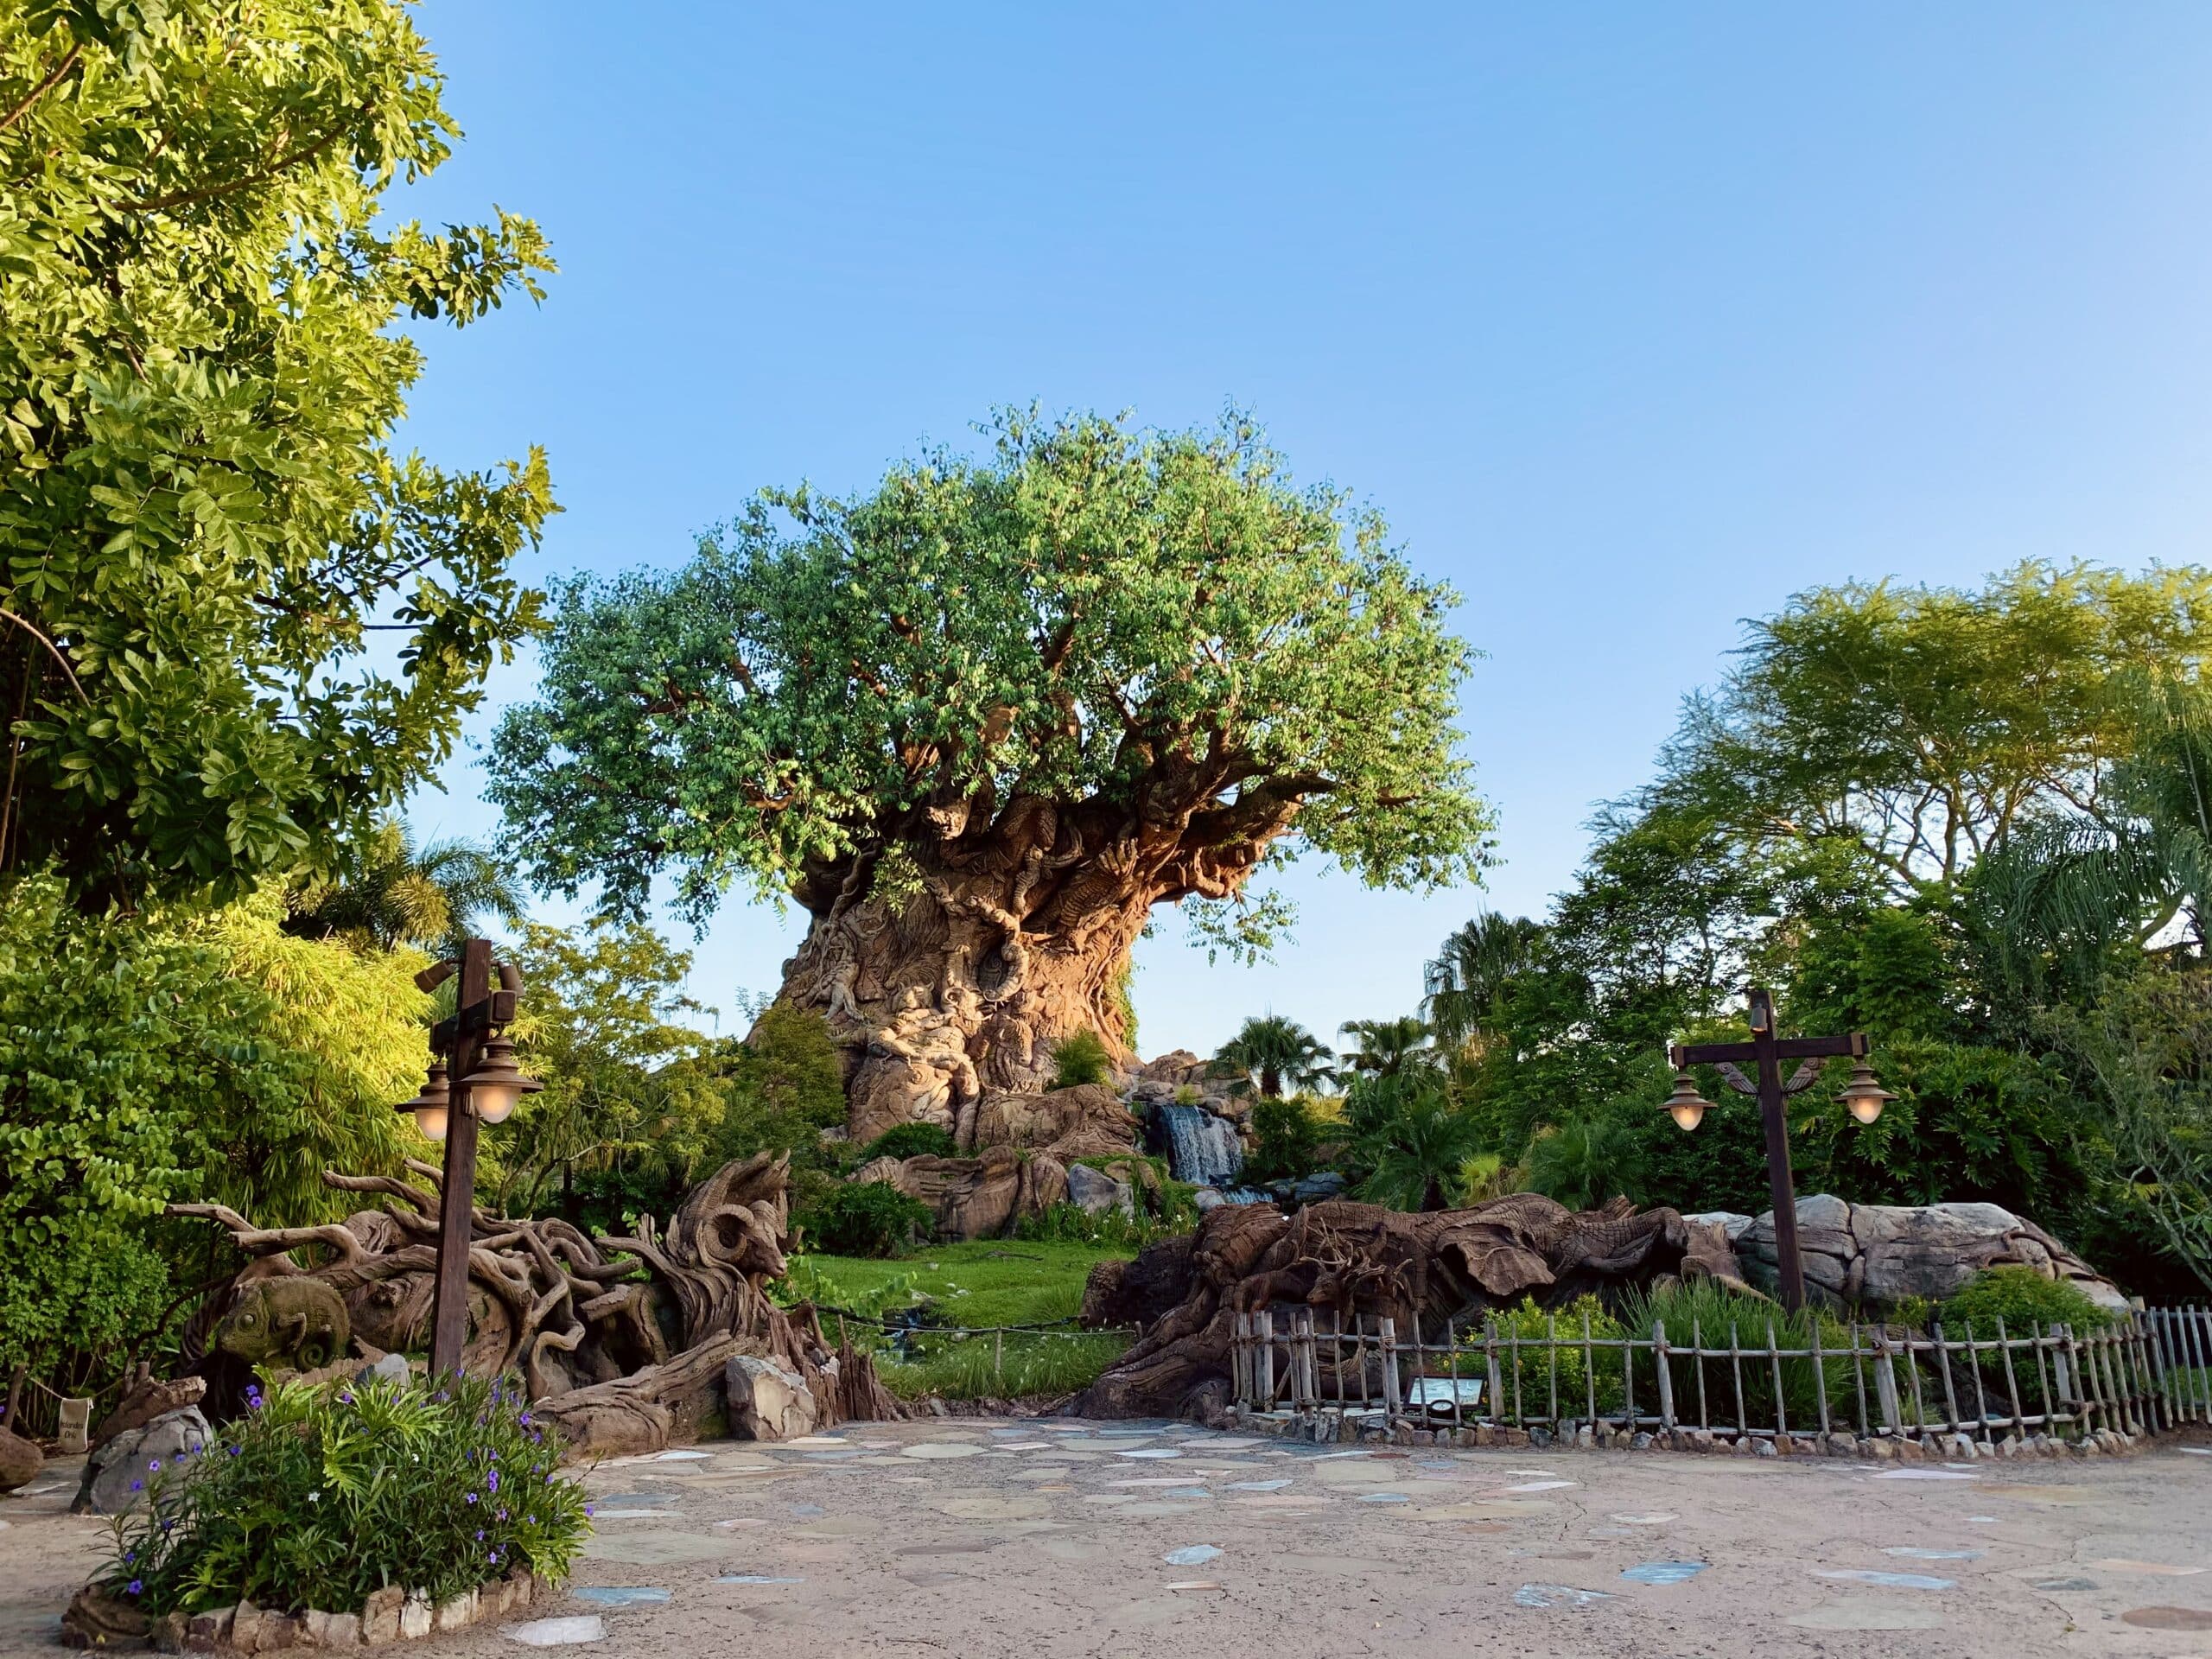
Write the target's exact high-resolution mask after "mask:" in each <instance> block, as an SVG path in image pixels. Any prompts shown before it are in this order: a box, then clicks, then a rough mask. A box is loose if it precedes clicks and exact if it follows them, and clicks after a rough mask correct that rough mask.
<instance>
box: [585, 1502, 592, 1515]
mask: <svg viewBox="0 0 2212 1659" xmlns="http://www.w3.org/2000/svg"><path fill="white" fill-rule="evenodd" d="M584 1513H585V1514H586V1515H589V1514H590V1513H591V1505H590V1504H588V1503H587V1504H585V1505H584Z"/></svg>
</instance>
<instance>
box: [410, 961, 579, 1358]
mask: <svg viewBox="0 0 2212 1659" xmlns="http://www.w3.org/2000/svg"><path fill="white" fill-rule="evenodd" d="M456 972H457V973H459V974H460V976H461V985H460V987H459V990H460V995H458V996H457V997H456V998H455V999H454V1014H453V1017H452V1018H451V1019H450V1020H440V1021H439V1022H438V1023H437V1024H436V1025H435V1026H434V1027H431V1030H430V1052H431V1054H432V1055H433V1056H434V1057H435V1058H433V1059H432V1060H431V1062H430V1069H429V1076H428V1077H426V1078H425V1079H424V1081H423V1088H422V1091H421V1092H420V1093H419V1094H417V1095H416V1096H415V1098H414V1099H412V1100H407V1101H402V1102H401V1103H400V1104H399V1110H401V1111H403V1112H412V1113H414V1114H415V1127H416V1128H418V1129H420V1130H421V1131H422V1132H423V1134H424V1135H427V1136H429V1138H430V1139H431V1140H433V1141H444V1142H445V1144H446V1159H445V1181H444V1190H443V1194H442V1198H441V1200H440V1203H439V1207H438V1279H437V1300H436V1301H435V1303H434V1304H433V1308H434V1311H433V1313H432V1314H431V1319H430V1374H431V1375H432V1376H446V1375H448V1374H449V1373H450V1374H452V1375H454V1376H458V1375H459V1374H460V1371H461V1353H462V1351H463V1350H465V1349H466V1348H467V1345H468V1253H469V1249H470V1246H471V1243H472V1229H473V1225H474V1219H475V1214H476V1126H477V1125H478V1124H479V1123H500V1122H505V1121H506V1119H507V1117H508V1116H509V1115H510V1114H511V1113H512V1112H513V1110H514V1109H515V1106H516V1104H517V1103H518V1102H519V1101H520V1100H521V1099H522V1097H523V1096H524V1095H531V1094H536V1093H537V1091H538V1090H540V1089H542V1088H543V1087H544V1086H545V1085H544V1084H541V1083H539V1082H538V1081H537V1078H535V1077H524V1075H523V1071H522V1068H521V1067H520V1066H518V1065H516V1064H515V1046H514V1042H513V1039H511V1038H509V1037H508V1036H507V1034H506V1027H508V1026H509V1025H510V1024H512V1022H513V1020H514V1017H515V1004H516V1001H518V998H519V997H520V995H521V993H522V976H521V975H520V974H518V973H517V972H516V971H515V969H514V965H513V964H512V963H505V962H502V963H493V960H492V942H491V941H490V940H489V939H470V940H467V942H466V943H465V944H462V946H461V957H460V958H459V960H457V961H452V962H441V963H434V964H432V965H431V966H430V967H428V968H425V969H423V971H422V972H421V973H419V974H417V975H416V976H415V983H416V985H417V986H418V987H420V988H422V989H423V990H424V991H426V992H427V991H435V990H436V989H437V988H438V987H439V986H441V985H442V984H444V983H445V982H446V981H447V980H448V979H450V978H451V977H453V976H454V974H455V973H456ZM494 976H496V977H497V978H498V980H499V988H498V989H497V990H494V989H493V988H492V981H493V978H494Z"/></svg>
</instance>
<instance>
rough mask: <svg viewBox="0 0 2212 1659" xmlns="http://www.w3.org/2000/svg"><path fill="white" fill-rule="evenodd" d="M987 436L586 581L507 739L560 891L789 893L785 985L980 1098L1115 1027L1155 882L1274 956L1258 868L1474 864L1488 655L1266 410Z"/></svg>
mask: <svg viewBox="0 0 2212 1659" xmlns="http://www.w3.org/2000/svg"><path fill="white" fill-rule="evenodd" d="M991 435H992V437H993V440H994V448H993V450H992V452H991V453H990V454H988V455H987V456H985V457H984V458H982V459H981V460H976V459H970V458H968V457H964V456H961V455H957V454H950V453H945V452H931V453H929V454H925V455H924V456H922V457H921V458H920V459H918V460H916V461H911V462H908V463H905V464H902V465H900V466H899V467H894V468H893V470H892V472H891V473H890V474H889V475H888V476H887V477H886V478H885V479H884V480H883V481H882V482H881V484H880V485H879V486H876V487H875V488H874V489H873V490H870V491H868V492H865V493H861V494H859V495H855V496H852V497H849V498H842V499H836V498H830V497H826V496H823V495H819V494H817V493H814V492H812V491H810V490H807V489H804V488H802V489H797V490H779V491H770V492H767V493H764V494H763V495H762V496H761V497H760V498H759V499H758V500H756V501H755V502H754V503H753V505H751V506H750V507H749V508H748V509H747V511H746V512H744V514H743V515H742V516H741V518H738V519H737V520H736V521H735V522H734V523H733V524H730V525H728V527H727V528H725V529H724V530H722V531H719V532H717V533H716V534H715V536H713V537H709V540H708V541H707V543H705V545H704V546H703V547H702V550H701V551H700V554H699V556H698V557H697V558H696V560H695V562H694V563H692V564H690V566H689V567H688V568H686V569H683V570H681V571H679V572H677V573H676V574H674V575H635V576H630V577H626V578H624V579H621V580H620V581H617V582H598V583H594V582H580V583H578V584H576V585H575V586H574V587H572V588H570V589H569V591H568V592H567V593H566V594H565V595H564V596H563V601H562V603H561V606H560V608H559V615H558V618H557V621H556V628H555V631H554V634H553V637H552V639H551V641H550V645H548V647H547V650H546V654H545V658H544V676H543V694H542V696H541V697H540V699H539V701H537V702H535V703H532V704H531V705H528V706H525V707H522V708H518V709H514V710H512V711H511V712H510V713H509V715H507V717H506V718H505V721H503V722H502V724H501V726H500V728H499V734H498V738H497V741H496V742H495V745H494V749H493V762H492V771H493V782H492V785H491V788H492V793H493V797H494V798H496V799H497V800H498V801H499V803H500V804H502V805H503V806H505V809H506V810H507V811H508V814H509V816H510V818H511V821H512V823H513V824H514V825H515V828H516V831H517V833H518V836H519V838H520V841H521V842H522V844H523V845H524V847H525V848H526V849H527V850H528V855H529V857H530V859H531V868H532V869H533V871H534V873H535V874H536V876H537V879H538V880H540V881H542V882H543V883H544V884H546V885H547V886H549V887H552V888H554V889H556V890H558V891H561V892H564V893H573V892H576V891H578V890H580V889H581V888H582V887H585V886H586V885H588V884H596V885H598V886H600V887H601V888H602V889H603V892H604V893H605V896H606V899H607V902H608V903H609V904H611V905H612V906H614V907H615V908H617V909H618V910H626V911H635V910H636V909H638V908H639V906H643V905H644V904H645V901H646V898H647V894H648V892H649V889H650V887H651V884H652V881H653V880H654V879H655V878H656V876H658V875H661V874H667V875H669V876H671V877H672V878H673V880H674V890H675V894H676V902H677V906H678V907H679V908H680V909H681V910H683V912H687V913H690V914H692V915H695V916H696V915H703V914H705V913H706V912H708V911H709V910H710V909H711V908H712V907H713V906H715V903H716V902H717V900H718V899H719V897H720V895H721V893H722V892H723V890H724V889H725V888H726V887H728V885H729V884H730V883H731V882H733V881H738V880H743V881H746V882H748V883H750V884H752V885H753V886H754V887H757V888H760V889H762V890H766V891H770V892H773V893H790V894H791V895H792V896H794V897H796V898H797V899H798V901H799V902H800V903H801V904H802V905H803V906H805V908H806V910H807V912H808V913H809V915H810V918H811V927H810V931H809V934H808V937H807V939H806V942H805V943H804V945H803V946H802V947H801V948H800V950H798V954H797V955H796V956H795V957H793V959H792V961H791V967H790V969H789V971H788V974H787V976H786V978H785V983H784V986H783V991H782V995H783V996H784V997H785V999H786V1000H788V1001H791V1002H792V1003H793V1004H794V1005H796V1006H798V1007H805V1008H809V1009H812V1010H815V1011H817V1012H819V1013H821V1014H823V1015H825V1016H826V1017H827V1018H828V1019H829V1020H830V1021H831V1022H832V1024H833V1026H834V1027H836V1029H837V1031H838V1034H839V1037H840V1040H842V1041H850V1042H855V1043H856V1042H858V1041H859V1040H861V1038H862V1037H864V1036H867V1035H868V1034H869V1033H880V1032H882V1031H884V1030H885V1029H886V1028H887V1027H890V1026H891V1025H892V1023H893V1018H894V1016H897V1015H902V1014H903V1015H905V1016H906V1017H907V1019H908V1020H909V1022H910V1023H918V1022H919V1021H920V1020H922V1018H923V1017H924V1016H925V1015H927V1016H928V1017H929V1018H930V1019H932V1020H936V1021H938V1022H939V1024H938V1029H939V1030H940V1031H943V1030H946V1029H949V1030H951V1031H956V1032H957V1033H958V1034H959V1036H960V1038H961V1039H962V1040H963V1042H964V1043H965V1045H966V1046H967V1049H968V1052H969V1058H970V1060H971V1061H972V1063H973V1064H974V1065H975V1066H976V1070H977V1071H979V1073H980V1077H979V1080H978V1081H979V1083H980V1084H981V1086H982V1087H986V1088H988V1087H1033V1086H1035V1085H1036V1084H1038V1083H1039V1082H1040V1081H1042V1080H1043V1078H1045V1077H1047V1076H1049V1073H1050V1064H1051V1062H1050V1050H1051V1046H1052V1043H1054V1042H1055V1041H1057V1040H1058V1039H1060V1038H1062V1037H1065V1036H1066V1035H1067V1034H1069V1033H1071V1032H1074V1031H1077V1030H1084V1029H1088V1030H1091V1031H1095V1032H1097V1033H1099V1034H1100V1035H1101V1036H1102V1037H1104V1038H1105V1039H1108V1041H1109V1042H1110V1043H1112V1044H1114V1045H1115V1046H1116V1047H1117V1048H1119V1047H1121V1046H1123V1045H1124V1044H1125V1043H1126V1041H1127V1033H1126V1032H1125V1029H1124V1027H1123V1023H1122V1014H1121V1004H1120V998H1119V997H1118V995H1116V985H1117V984H1118V982H1119V981H1120V979H1121V976H1122V969H1123V967H1124V965H1125V964H1126V963H1127V962H1128V954H1129V950H1130V947H1131V945H1132V944H1133V943H1134V942H1135V939H1136V938H1137V937H1138V935H1139V934H1140V933H1141V931H1142V930H1143V929H1144V927H1145V925H1146V923H1147V917H1148V916H1149V914H1150V912H1151V911H1152V909H1153V907H1154V906H1156V905H1161V904H1170V905H1172V904H1183V905H1185V906H1186V913H1187V914H1188V915H1189V917H1190V918H1191V920H1192V925H1193V926H1194V928H1195V929H1196V930H1197V931H1198V934H1199V936H1200V937H1201V938H1204V939H1206V940H1209V941H1211V943H1213V944H1226V945H1229V946H1231V947H1234V948H1236V949H1239V950H1262V949H1265V948H1266V947H1267V946H1268V944H1270V942H1271V941H1272V939H1273V938H1274V933H1275V931H1276V930H1277V928H1278V926H1279V925H1280V924H1281V921H1282V920H1283V919H1284V918H1285V916H1286V914H1287V912H1286V908H1285V906H1283V905H1282V904H1281V902H1280V901H1279V899H1271V898H1268V897H1264V896H1255V895H1254V894H1253V893H1252V892H1251V891H1250V885H1251V883H1252V880H1253V878H1254V877H1255V874H1258V873H1259V872H1261V871H1262V868H1263V867H1266V866H1268V865H1271V864H1274V863H1279V862H1281V861H1283V860H1284V859H1286V858H1287V857H1288V856H1289V855H1290V854H1291V852H1292V851H1293V850H1294V849H1296V848H1298V847H1300V846H1304V847H1306V848H1310V849H1313V850H1314V851H1316V852H1319V853H1320V854H1322V855H1325V856H1327V857H1330V858H1332V859H1335V860H1337V861H1338V862H1340V863H1341V864H1343V865H1344V866H1345V867H1347V868H1350V869H1351V870H1352V871H1353V872H1355V873H1356V874H1358V875H1359V876H1361V877H1362V878H1363V879H1364V880H1368V881H1370V882H1373V883H1376V884H1381V885H1413V886H1416V887H1426V886H1430V885H1433V884H1436V883H1440V882H1446V881H1450V880H1459V879H1464V878H1468V877H1471V876H1473V875H1474V874H1476V873H1477V872H1478V870H1479V868H1481V866H1482V865H1483V864H1484V862H1485V861H1486V858H1487V845H1488V833H1489V827H1490V819H1489V815H1488V813H1487V811H1486V810H1485V809H1484V805H1483V804H1482V803H1481V802H1480V801H1479V800H1478V798H1477V797H1476V795H1475V793H1474V791H1473V789H1472V785H1471V773H1470V770H1469V767H1468V766H1467V763H1466V762H1465V760H1463V759H1462V758H1461V757H1460V755H1459V742H1460V738H1459V732H1458V731H1457V730H1456V729H1455V728H1454V724H1453V721H1454V720H1455V718H1456V715H1457V709H1456V706H1455V697H1456V692H1457V688H1458V685H1459V681H1460V679H1461V677H1463V674H1464V671H1465V668H1466V666H1467V664H1468V661H1469V659H1470V658H1471V655H1472V653H1471V651H1470V650H1469V648H1468V647H1467V646H1466V645H1465V644H1463V643H1462V642H1461V641H1460V640H1459V639H1456V638H1454V637H1453V636H1452V634H1451V632H1449V631H1448V629H1447V627H1446V619H1447V616H1448V614H1449V612H1450V608H1451V607H1452V603H1453V598H1452V594H1450V593H1449V591H1448V590H1447V589H1446V588H1443V587H1441V586H1440V585H1438V584H1434V583H1431V582H1425V581H1423V580H1421V578H1420V577H1419V576H1417V575H1415V574H1414V571H1413V570H1412V569H1410V568H1409V567H1408V565H1407V563H1405V561H1404V560H1403V559H1402V557H1400V556H1399V555H1398V554H1397V553H1396V552H1395V550H1393V549H1392V548H1391V546H1390V545H1389V538H1388V532H1387V531H1386V529H1385V527H1384V525H1383V522H1382V520H1381V519H1380V518H1379V517H1377V516H1376V515H1375V514H1374V513H1372V512H1364V511H1361V510H1358V509H1356V508H1355V507H1354V506H1353V505H1352V503H1351V499H1350V498H1349V497H1348V496H1346V495H1345V494H1344V493H1341V492H1338V491H1336V490H1333V489H1330V488H1325V487H1324V488H1312V489H1306V490H1302V491H1301V490H1298V489H1295V488H1294V487H1293V486H1291V484H1290V482H1289V481H1288V480H1287V477H1286V476H1285V474H1284V473H1283V469H1282V465H1281V461H1280V460H1279V459H1278V457H1277V456H1276V455H1275V454H1274V452H1273V451H1272V450H1270V449H1269V448H1268V447H1267V446H1266V444H1265V443H1264V442H1262V439H1261V437H1260V435H1259V434H1258V432H1257V431H1256V430H1255V429H1254V428H1253V427H1252V425H1251V424H1250V423H1249V422H1247V421H1245V420H1243V419H1242V418H1241V417H1236V416H1232V417H1231V418H1230V419H1229V420H1228V421H1226V422H1225V423H1224V424H1223V425H1222V426H1221V427H1220V428H1219V429H1214V430H1199V431H1192V432H1158V431H1151V430H1144V429H1137V428H1135V427H1132V426H1129V425H1127V424H1124V423H1118V422H1115V421H1109V420H1103V419H1097V418H1077V419H1069V420H1064V421H1046V420H1043V419H1039V418H1038V417H1037V416H1034V415H1033V414H1022V413H1006V414H1002V415H1001V416H1000V417H999V418H998V420H997V423H996V424H995V427H994V429H993V430H992V434H991ZM909 1046H910V1047H911V1046H912V1045H909ZM948 1064H949V1063H948ZM919 1067H920V1063H919V1062H918V1061H917V1060H916V1059H915V1058H914V1057H913V1056H912V1054H910V1053H906V1052H899V1050H896V1049H893V1047H891V1046H887V1045H883V1044H878V1045H877V1046H876V1049H875V1052H872V1053H871V1054H870V1055H869V1057H868V1058H867V1059H866V1060H865V1062H864V1063H863V1064H862V1065H861V1066H860V1067H859V1068H858V1071H857V1072H856V1075H855V1077H854V1079H853V1084H852V1088H853V1093H854V1096H855V1098H858V1097H860V1096H861V1095H862V1094H863V1093H865V1094H868V1096H870V1098H871V1099H873V1100H876V1101H879V1102H880V1101H881V1100H883V1099H884V1098H886V1097H887V1096H888V1095H897V1096H900V1097H903V1098H906V1099H908V1100H910V1101H914V1102H918V1100H919V1099H920V1098H922V1096H924V1095H925V1093H931V1092H935V1093H937V1094H938V1095H940V1096H941V1093H942V1090H943V1088H944V1072H945V1071H946V1069H947V1067H946V1066H938V1067H936V1068H935V1069H934V1070H933V1071H931V1075H930V1076H929V1077H916V1076H914V1075H913V1073H914V1072H915V1071H917V1069H918V1068H919ZM951 1069H952V1070H955V1071H957V1067H953V1068H951ZM961 1086H963V1087H964V1086H965V1084H964V1083H963V1084H962V1085H961Z"/></svg>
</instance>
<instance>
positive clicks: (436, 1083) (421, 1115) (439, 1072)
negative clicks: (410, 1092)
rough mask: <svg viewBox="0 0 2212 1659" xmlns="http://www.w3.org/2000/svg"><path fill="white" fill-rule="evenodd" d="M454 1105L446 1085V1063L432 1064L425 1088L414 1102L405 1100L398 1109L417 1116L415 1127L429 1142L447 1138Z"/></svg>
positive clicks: (450, 1092) (424, 1081) (440, 1061)
mask: <svg viewBox="0 0 2212 1659" xmlns="http://www.w3.org/2000/svg"><path fill="white" fill-rule="evenodd" d="M452 1104H453V1091H452V1090H451V1089H450V1088H449V1087H448V1085H447V1083H446V1063H445V1062H444V1061H443V1060H433V1061H431V1062H430V1069H429V1073H428V1074H427V1075H426V1076H425V1077H423V1087H422V1090H421V1091H420V1092H419V1093H417V1094H416V1096H415V1098H414V1099H412V1100H403V1101H401V1102H400V1103H399V1108H398V1109H399V1110H401V1111H403V1112H412V1113H414V1114H415V1127H416V1129H417V1130H418V1131H420V1132H421V1134H422V1135H423V1138H424V1139H425V1140H429V1141H442V1140H444V1139H445V1138H446V1115H447V1113H448V1110H449V1109H451V1107H452Z"/></svg>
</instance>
